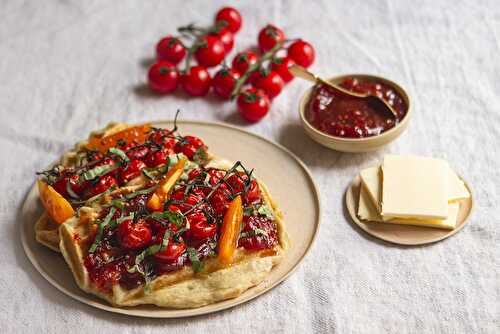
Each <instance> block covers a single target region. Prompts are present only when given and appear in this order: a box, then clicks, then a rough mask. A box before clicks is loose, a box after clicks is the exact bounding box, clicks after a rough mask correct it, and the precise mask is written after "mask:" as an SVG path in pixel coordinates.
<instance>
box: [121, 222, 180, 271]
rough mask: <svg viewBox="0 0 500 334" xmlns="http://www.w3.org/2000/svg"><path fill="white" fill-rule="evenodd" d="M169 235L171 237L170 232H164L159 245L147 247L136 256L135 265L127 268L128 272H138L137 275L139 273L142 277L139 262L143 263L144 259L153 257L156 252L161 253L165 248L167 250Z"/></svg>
mask: <svg viewBox="0 0 500 334" xmlns="http://www.w3.org/2000/svg"><path fill="white" fill-rule="evenodd" d="M170 235H171V232H170V230H167V231H165V234H164V235H163V239H162V240H161V244H159V245H158V244H155V245H152V246H149V247H148V248H146V249H145V250H143V251H142V252H141V253H140V254H139V255H137V256H136V257H135V265H134V266H133V267H132V268H129V269H128V272H129V273H135V272H136V271H138V272H139V273H141V274H142V275H143V276H144V275H145V273H144V271H143V270H142V269H141V267H140V264H141V262H142V261H144V259H145V258H146V257H147V256H150V255H154V254H156V253H158V252H161V251H162V250H164V249H165V248H167V246H168V239H169V238H170Z"/></svg>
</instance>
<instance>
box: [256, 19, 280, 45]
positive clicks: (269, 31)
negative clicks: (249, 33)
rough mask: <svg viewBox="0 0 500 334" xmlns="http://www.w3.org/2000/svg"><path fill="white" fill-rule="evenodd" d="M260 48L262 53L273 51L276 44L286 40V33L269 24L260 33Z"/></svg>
mask: <svg viewBox="0 0 500 334" xmlns="http://www.w3.org/2000/svg"><path fill="white" fill-rule="evenodd" d="M258 39H259V48H260V50H261V51H262V52H266V51H269V50H271V49H272V48H273V47H274V46H275V45H276V44H278V43H282V42H283V41H284V40H285V33H284V32H283V30H281V29H280V28H278V27H276V26H274V25H272V24H268V25H267V26H265V27H264V28H262V30H261V31H260V32H259V37H258Z"/></svg>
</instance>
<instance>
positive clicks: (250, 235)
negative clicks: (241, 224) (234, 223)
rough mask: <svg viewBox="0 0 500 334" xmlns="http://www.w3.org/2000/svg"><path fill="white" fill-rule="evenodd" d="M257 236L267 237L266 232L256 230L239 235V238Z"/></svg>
mask: <svg viewBox="0 0 500 334" xmlns="http://www.w3.org/2000/svg"><path fill="white" fill-rule="evenodd" d="M258 235H263V236H267V232H266V231H264V230H262V229H260V228H256V229H254V230H252V231H248V232H242V233H241V235H240V238H251V237H255V236H258Z"/></svg>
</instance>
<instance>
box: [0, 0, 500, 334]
mask: <svg viewBox="0 0 500 334" xmlns="http://www.w3.org/2000/svg"><path fill="white" fill-rule="evenodd" d="M222 5H224V2H221V1H210V2H209V1H203V2H201V1H133V0H130V1H77V0H73V1H55V0H48V1H15V0H12V1H11V0H3V1H1V3H0V115H1V122H0V147H1V149H0V152H1V156H0V170H1V173H2V179H3V180H2V182H1V183H0V193H1V196H0V198H1V200H0V222H1V225H0V240H1V242H0V254H1V255H0V291H1V293H0V296H1V299H0V324H1V325H0V332H3V333H28V332H29V333H31V332H33V333H34V332H46V333H49V332H50V333H68V332H71V333H91V332H101V333H207V332H210V333H264V332H265V333H312V332H318V333H499V332H500V232H499V231H500V221H499V218H498V217H499V214H500V211H499V208H500V206H499V204H498V201H499V200H500V197H499V193H500V190H499V189H500V181H499V178H500V103H499V97H498V94H499V92H500V62H499V61H498V59H499V57H498V55H499V53H500V6H499V5H498V1H495V0H491V1H436V0H426V1H409V0H408V1H390V0H387V1H362V0H353V1H330V0H323V1H245V2H237V3H234V4H233V5H234V6H235V7H237V8H239V9H240V11H241V12H242V14H243V16H244V20H245V21H244V27H243V30H242V31H241V33H239V34H238V35H237V37H236V38H237V39H236V47H235V50H242V49H244V48H246V47H248V46H251V45H254V44H255V41H256V36H257V33H258V29H260V27H263V26H264V25H265V24H267V23H275V24H276V25H278V26H280V27H282V28H283V29H284V30H285V32H286V34H287V35H288V36H290V37H303V38H304V39H306V40H309V41H311V42H312V43H313V44H314V46H315V47H316V50H317V61H316V63H315V64H314V65H313V67H312V69H313V70H315V71H317V72H318V73H322V74H324V75H326V76H328V75H335V74H342V73H372V74H380V75H383V76H385V77H388V78H391V79H393V80H395V81H397V82H399V83H401V84H402V85H403V86H404V87H406V88H407V90H408V91H409V93H410V95H411V98H412V101H413V108H414V116H413V119H412V120H411V122H410V126H409V128H408V130H407V131H406V132H405V133H404V134H403V135H402V137H401V138H399V139H398V140H397V141H396V142H395V143H393V144H392V145H390V146H388V147H387V148H385V149H383V150H381V151H378V152H375V153H368V154H356V155H353V154H343V153H336V152H333V151H330V150H327V149H325V148H322V147H320V146H318V145H316V144H315V143H314V142H312V141H311V140H310V139H309V138H308V137H307V136H306V135H305V134H304V132H303V131H302V129H301V127H300V125H299V120H298V115H297V103H298V99H299V97H300V96H301V94H302V92H303V91H304V90H305V89H306V88H307V87H308V86H309V85H308V84H307V83H305V82H300V81H299V80H295V81H293V82H292V83H291V84H290V85H289V86H287V87H286V89H285V91H284V93H283V94H281V95H280V96H279V97H278V98H277V99H276V100H275V101H274V103H273V105H272V110H271V111H270V113H269V115H268V117H266V118H265V119H264V120H263V121H262V122H260V123H258V124H255V125H250V126H247V125H246V124H244V123H243V122H242V121H241V120H240V118H239V117H238V115H237V114H236V113H235V105H234V103H222V102H219V101H218V100H217V99H215V98H213V97H209V98H187V97H185V96H184V95H183V94H176V95H175V96H168V97H160V98H159V97H156V96H154V95H151V94H150V93H149V91H148V90H147V89H145V88H144V82H145V76H146V71H147V69H146V67H145V66H146V64H147V63H148V62H149V61H150V59H151V57H152V56H153V54H154V46H155V43H156V42H157V40H158V39H159V38H160V37H162V36H163V35H166V34H168V33H174V32H175V28H176V27H177V26H180V25H183V24H187V23H189V22H193V21H194V22H198V23H200V24H209V23H211V21H212V17H213V15H214V13H215V12H216V11H217V9H218V8H220V7H221V6H222ZM235 52H236V51H233V54H234V53H235ZM177 108H180V109H181V110H182V116H181V117H182V118H183V119H200V120H214V121H222V122H228V123H230V124H236V125H241V126H244V127H245V128H246V129H248V130H250V131H253V132H255V133H258V134H260V135H263V136H265V137H267V138H270V139H272V140H274V141H276V142H278V143H281V144H283V145H284V146H286V147H288V148H289V149H290V150H292V151H293V152H294V153H296V154H297V155H298V156H299V157H300V158H301V159H302V160H303V161H304V162H305V163H306V164H307V165H308V166H309V168H310V169H311V171H312V174H313V176H314V178H315V180H316V182H317V184H318V185H319V188H320V191H321V199H322V205H323V215H322V225H321V228H320V233H319V236H318V238H317V240H316V243H315V245H314V247H313V250H312V251H311V252H310V254H309V255H308V256H307V258H306V259H305V261H304V262H303V263H302V265H301V266H300V268H299V269H298V270H297V271H296V273H295V274H294V275H292V276H291V277H290V278H289V279H288V280H287V281H286V282H284V283H283V284H281V285H279V286H278V287H276V288H275V289H274V290H272V291H271V292H269V293H266V294H265V295H263V296H261V297H259V298H257V299H255V300H253V301H251V302H249V303H246V304H244V305H241V306H238V307H235V308H233V309H230V310H227V311H223V312H219V313H215V314H211V315H207V316H200V317H195V318H190V319H179V320H161V319H160V320H158V319H157V320H154V319H139V318H132V317H126V316H120V315H115V314H111V313H108V312H104V311H100V310H97V309H93V308H91V307H89V306H86V305H84V304H81V303H79V302H77V301H74V300H72V299H71V298H69V297H67V296H66V295H64V294H62V293H60V292H59V291H57V290H56V289H55V288H54V287H52V286H51V285H50V284H49V283H48V282H46V281H45V280H44V279H43V278H42V277H41V276H40V275H39V274H38V272H36V271H35V269H34V268H33V267H32V266H31V264H30V262H29V261H28V260H27V258H26V256H25V255H24V253H23V250H22V247H21V245H20V240H19V228H18V222H17V218H18V214H19V209H20V206H21V204H22V202H23V200H24V197H25V195H26V194H27V191H28V189H29V188H30V187H31V186H32V184H33V181H34V177H35V175H34V173H35V171H39V170H41V169H43V168H44V167H46V166H47V165H48V164H49V163H50V162H52V161H53V160H55V159H56V158H57V157H58V156H59V155H60V154H61V153H62V152H63V151H64V150H66V149H68V148H70V147H71V146H72V144H73V143H74V142H75V141H77V140H79V139H81V138H84V137H85V136H86V135H87V134H88V132H89V131H91V130H93V129H96V128H99V127H102V126H104V125H105V124H106V123H107V122H109V121H112V120H120V121H128V122H143V121H148V120H156V119H170V118H172V117H173V114H174V112H175V110H176V109H177ZM386 153H412V154H420V155H430V156H436V157H443V158H446V159H448V161H449V162H450V164H451V165H452V166H453V168H454V169H455V170H456V171H457V172H458V173H459V174H460V175H462V176H463V177H464V178H465V179H466V180H467V181H468V182H469V183H470V185H471V186H472V188H473V190H474V195H475V199H476V203H475V209H474V212H473V215H472V217H471V221H470V224H469V225H468V226H467V227H466V228H465V229H464V230H463V231H462V232H460V233H459V234H457V235H456V236H454V237H452V238H450V239H448V240H445V241H443V242H439V243H437V244H434V245H430V246H425V247H398V246H393V245H390V244H387V243H384V242H379V241H377V240H374V239H373V238H371V237H369V236H367V235H365V234H363V233H361V232H360V231H359V230H358V229H356V228H353V226H352V225H351V224H350V223H349V222H348V219H347V216H346V212H345V210H344V208H343V195H344V191H345V189H346V187H347V185H348V184H349V182H350V181H351V179H352V178H353V176H354V175H355V174H356V173H357V172H358V171H359V170H360V169H361V168H363V167H367V166H370V165H373V164H375V163H377V162H378V161H380V160H381V158H382V157H383V155H384V154H386Z"/></svg>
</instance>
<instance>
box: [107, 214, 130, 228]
mask: <svg viewBox="0 0 500 334" xmlns="http://www.w3.org/2000/svg"><path fill="white" fill-rule="evenodd" d="M134 217H135V214H134V213H132V214H131V215H129V216H125V217H120V218H118V219H115V220H112V221H111V222H110V223H109V225H108V228H109V229H110V230H114V229H115V228H116V227H117V226H118V225H120V224H121V223H122V222H123V221H125V220H134Z"/></svg>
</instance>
